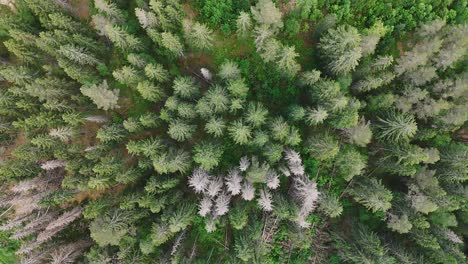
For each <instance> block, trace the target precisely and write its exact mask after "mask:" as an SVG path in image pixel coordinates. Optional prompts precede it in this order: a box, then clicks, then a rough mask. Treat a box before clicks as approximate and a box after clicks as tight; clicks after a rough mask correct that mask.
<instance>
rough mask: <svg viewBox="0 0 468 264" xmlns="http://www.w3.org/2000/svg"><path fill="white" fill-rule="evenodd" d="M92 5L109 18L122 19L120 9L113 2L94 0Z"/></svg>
mask: <svg viewBox="0 0 468 264" xmlns="http://www.w3.org/2000/svg"><path fill="white" fill-rule="evenodd" d="M94 6H95V7H96V9H98V10H99V12H101V13H103V14H105V15H106V16H107V17H109V18H110V19H115V20H117V21H123V17H124V16H123V14H122V11H120V10H119V8H118V7H117V6H116V4H114V3H109V2H108V1H106V0H94Z"/></svg>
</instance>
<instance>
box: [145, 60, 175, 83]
mask: <svg viewBox="0 0 468 264" xmlns="http://www.w3.org/2000/svg"><path fill="white" fill-rule="evenodd" d="M145 75H146V76H147V77H148V78H150V79H153V80H156V81H158V82H165V81H167V80H169V72H168V71H167V70H166V69H164V68H163V66H162V65H161V64H153V63H148V64H147V65H146V66H145Z"/></svg>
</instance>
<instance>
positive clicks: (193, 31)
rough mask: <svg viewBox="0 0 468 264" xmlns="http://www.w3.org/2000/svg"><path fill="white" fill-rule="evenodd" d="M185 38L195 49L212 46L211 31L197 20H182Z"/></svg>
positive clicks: (204, 48) (207, 48) (205, 48)
mask: <svg viewBox="0 0 468 264" xmlns="http://www.w3.org/2000/svg"><path fill="white" fill-rule="evenodd" d="M184 31H185V38H186V39H187V41H188V43H189V44H190V45H191V46H192V47H194V48H195V49H200V50H209V49H211V48H212V47H213V36H212V34H213V31H212V30H211V29H209V28H208V27H207V26H206V25H204V24H200V23H198V22H194V23H192V22H191V21H188V20H185V21H184Z"/></svg>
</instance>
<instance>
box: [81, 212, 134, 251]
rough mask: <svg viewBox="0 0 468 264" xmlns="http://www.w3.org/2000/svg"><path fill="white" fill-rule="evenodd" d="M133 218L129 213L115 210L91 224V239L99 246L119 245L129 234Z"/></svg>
mask: <svg viewBox="0 0 468 264" xmlns="http://www.w3.org/2000/svg"><path fill="white" fill-rule="evenodd" d="M130 220H131V217H130V215H129V213H128V212H125V211H122V210H113V211H112V212H108V213H106V214H105V215H103V216H100V217H98V218H96V219H94V221H93V222H91V225H90V227H89V230H90V232H91V237H92V238H93V240H94V241H96V243H97V244H98V245H99V246H106V245H118V244H119V242H120V240H121V239H122V238H123V236H124V235H125V234H127V232H129V228H130V226H129V222H130Z"/></svg>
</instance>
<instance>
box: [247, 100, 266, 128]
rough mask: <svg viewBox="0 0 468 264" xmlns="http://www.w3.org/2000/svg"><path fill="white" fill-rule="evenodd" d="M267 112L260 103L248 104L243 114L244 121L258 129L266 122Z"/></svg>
mask: <svg viewBox="0 0 468 264" xmlns="http://www.w3.org/2000/svg"><path fill="white" fill-rule="evenodd" d="M267 116H268V111H267V110H266V109H265V107H263V105H262V104H261V103H257V104H255V103H250V104H249V107H248V108H247V112H246V113H245V121H246V122H247V123H250V125H252V127H259V126H261V125H263V124H265V122H266V118H267Z"/></svg>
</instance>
